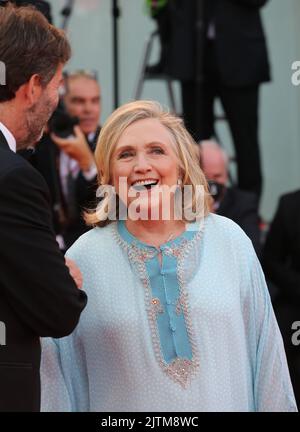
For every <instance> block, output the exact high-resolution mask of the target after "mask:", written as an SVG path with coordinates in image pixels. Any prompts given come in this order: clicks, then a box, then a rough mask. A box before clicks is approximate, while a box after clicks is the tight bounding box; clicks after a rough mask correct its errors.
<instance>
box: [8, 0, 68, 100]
mask: <svg viewBox="0 0 300 432" xmlns="http://www.w3.org/2000/svg"><path fill="white" fill-rule="evenodd" d="M70 56H71V47H70V44H69V42H68V40H67V37H66V35H65V33H64V32H63V31H62V30H59V29H57V28H56V27H54V26H53V25H51V24H49V23H48V21H47V19H46V18H45V17H44V16H43V14H41V13H40V12H38V11H37V10H36V9H35V8H34V7H32V6H24V7H18V8H17V7H15V6H13V5H11V4H9V5H7V6H6V7H0V61H1V62H2V64H4V65H5V71H6V79H5V81H6V83H5V85H0V102H5V101H8V100H11V99H13V98H14V97H15V94H16V91H17V90H18V89H19V87H20V86H22V85H23V84H25V83H26V82H28V81H29V80H30V78H31V77H32V75H34V74H38V75H39V76H40V79H41V83H42V85H43V86H44V87H46V85H47V84H48V83H49V82H50V81H51V79H52V78H53V76H54V75H55V72H56V70H57V67H58V65H59V64H60V63H62V64H64V63H66V62H67V61H68V60H69V58H70Z"/></svg>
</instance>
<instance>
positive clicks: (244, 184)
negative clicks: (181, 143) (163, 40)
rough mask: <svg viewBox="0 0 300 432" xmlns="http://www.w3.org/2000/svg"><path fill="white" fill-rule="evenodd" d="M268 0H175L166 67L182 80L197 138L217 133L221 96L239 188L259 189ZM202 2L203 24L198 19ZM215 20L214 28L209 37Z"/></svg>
mask: <svg viewBox="0 0 300 432" xmlns="http://www.w3.org/2000/svg"><path fill="white" fill-rule="evenodd" d="M265 3H267V0H203V1H200V0H189V1H185V0H172V1H170V2H169V3H168V6H167V7H168V10H169V14H170V23H169V28H170V31H169V33H170V36H169V40H168V50H165V51H166V53H167V54H166V62H165V63H166V72H167V73H168V74H169V75H171V76H172V77H174V78H175V79H178V80H180V81H181V88H182V106H183V117H184V120H185V123H186V126H187V128H188V130H189V131H190V132H191V133H192V135H193V136H194V138H195V140H196V141H200V140H204V139H209V138H211V137H212V136H213V135H215V130H214V113H213V102H214V99H215V98H216V97H219V98H220V99H221V102H222V105H223V109H224V111H225V115H226V117H227V120H228V124H229V126H230V129H231V133H232V137H233V142H234V146H235V153H236V159H237V167H238V185H239V188H240V189H244V190H250V191H252V192H255V193H257V194H258V195H259V194H260V192H261V187H262V174H261V164H260V153H259V143H258V104H259V93H258V87H259V84H260V83H262V82H265V81H269V79H270V71H269V61H268V56H267V48H266V41H265V36H264V32H263V27H262V22H261V18H260V14H259V8H260V7H261V6H263V5H264V4H265ZM201 4H203V6H204V8H203V9H204V10H203V13H202V14H199V15H201V16H202V22H203V23H204V25H203V26H202V27H200V26H197V25H196V21H197V20H196V18H197V9H198V7H199V5H201ZM211 24H213V28H214V30H215V32H214V33H215V34H214V37H213V38H209V37H208V32H209V29H210V28H211V26H210V25H211Z"/></svg>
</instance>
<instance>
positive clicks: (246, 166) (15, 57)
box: [0, 0, 300, 412]
mask: <svg viewBox="0 0 300 432" xmlns="http://www.w3.org/2000/svg"><path fill="white" fill-rule="evenodd" d="M266 2H267V1H266V0H261V1H258V0H255V1H253V0H220V1H213V0H209V1H204V2H203V7H204V9H201V11H200V10H198V9H197V7H198V6H197V5H198V3H197V2H194V1H191V2H179V1H177V0H174V1H169V2H168V1H163V2H151V1H149V2H148V3H149V6H150V8H151V11H152V15H153V17H154V18H155V19H156V20H157V23H158V27H159V30H160V34H161V42H162V54H161V58H160V61H159V64H158V65H154V66H152V69H151V68H150V70H149V72H150V73H151V71H152V72H155V73H160V72H164V73H168V74H169V75H170V76H172V77H174V78H177V79H179V80H180V82H181V87H182V102H183V104H182V106H183V113H182V118H181V117H180V116H178V115H175V114H173V113H170V112H168V111H167V110H165V109H163V108H162V107H161V106H160V105H159V104H158V103H157V102H153V101H134V102H130V103H127V104H125V105H123V106H121V107H120V108H118V109H117V110H116V111H115V112H113V113H112V114H111V115H110V116H109V118H108V119H107V120H106V122H105V123H104V125H103V126H102V125H101V121H100V119H101V87H100V83H99V82H98V78H97V75H96V74H95V73H94V72H91V71H86V70H79V71H73V72H70V71H68V68H66V67H65V66H66V63H67V61H68V60H69V58H70V55H71V54H70V45H69V42H68V40H67V38H66V36H65V34H64V32H63V31H61V30H58V29H57V28H56V27H54V26H53V25H51V24H50V23H49V17H50V15H49V14H50V10H49V9H47V14H46V15H47V18H45V17H44V16H43V15H42V14H41V13H40V12H39V11H37V10H36V9H34V8H32V7H29V6H25V7H23V6H22V7H14V6H12V5H6V6H5V7H0V60H1V61H4V62H5V64H6V65H7V71H8V75H7V77H8V78H7V83H6V85H4V86H0V226H1V229H0V243H1V247H0V269H1V272H0V322H1V323H2V322H3V323H5V326H6V330H7V338H6V344H5V345H4V346H2V345H0V382H1V387H0V411H39V410H40V409H42V410H43V411H108V412H113V411H130V412H134V411H296V410H297V403H298V405H299V403H300V349H299V346H297V345H295V344H293V343H292V334H293V330H292V325H293V323H294V322H297V321H299V320H300V267H299V258H300V256H299V255H300V225H299V221H300V192H299V191H297V192H293V193H290V194H287V195H285V196H283V197H281V199H280V202H279V205H278V209H277V211H276V214H275V217H274V220H273V221H271V223H270V227H269V229H268V232H267V235H266V238H265V235H264V236H263V233H262V231H261V218H260V215H259V200H260V195H261V190H262V174H261V168H260V156H259V143H258V124H259V122H258V93H259V85H260V83H262V82H264V81H267V80H268V79H269V78H270V73H269V65H268V59H267V51H266V43H265V38H264V34H263V29H262V24H261V20H260V15H259V9H260V7H262V6H263V5H264V4H265V3H266ZM41 3H44V2H41ZM158 4H159V5H160V6H161V8H160V9H155V8H157V5H158ZM42 12H45V10H43V11H42ZM179 17H181V18H180V20H179ZM200 17H201V19H204V23H205V25H204V26H202V27H201V32H200V33H199V34H198V33H194V32H193V31H190V32H189V31H188V30H187V28H195V32H196V29H197V25H196V22H197V19H200ZM226 20H227V21H226ZM24 29H25V30H26V38H25V37H23V36H24ZM166 29H168V31H166ZM10 32H13V35H14V37H12V34H11V33H10ZM21 34H22V35H21ZM246 35H247V36H246ZM12 40H13V41H14V42H13V43H12V42H11V41H12ZM179 40H180V45H178V44H177V45H176V51H175V49H174V46H175V44H176V41H177V42H178V41H179ZM187 41H189V42H190V43H187ZM180 47H184V49H182V50H181V48H180ZM187 47H189V49H186V48H187ZM8 48H9V49H8ZM197 49H198V50H199V51H198V57H200V60H201V61H200V60H199V59H198V60H197V53H196V51H197ZM195 53H196V54H195ZM175 54H176V55H175ZM182 56H184V58H185V59H186V61H184V62H183V61H182ZM224 56H225V58H226V60H224ZM178 59H181V60H180V62H179V61H178ZM243 59H245V61H244V60H243ZM198 63H199V64H200V63H201V68H200V69H201V70H199V68H198V66H199V65H198ZM64 70H66V71H67V72H63V71H64ZM192 71H194V72H195V71H196V75H195V74H194V72H192ZM197 71H198V72H197ZM197 73H199V74H200V75H201V79H200V80H199V79H198V78H199V76H198V75H197ZM59 90H63V92H61V91H60V92H59ZM59 93H61V94H62V96H60V97H59ZM215 97H219V98H220V99H221V102H222V104H223V106H224V110H225V113H226V117H227V120H228V123H229V126H230V129H231V132H232V137H233V143H234V147H235V151H236V163H237V168H238V178H237V182H234V181H233V180H232V178H231V175H230V169H229V158H228V155H227V154H226V152H225V151H224V149H223V148H222V147H221V146H220V145H219V144H218V142H217V137H216V134H215V130H214V119H213V113H212V105H213V101H214V99H215ZM199 101H201V104H200V105H199ZM32 149H34V151H32ZM18 153H19V154H18ZM124 179H125V181H124ZM108 186H109V188H108ZM199 186H201V187H200V188H199ZM104 187H105V188H106V189H105V190H108V191H109V193H107V194H106V195H104V196H102V197H101V198H99V196H98V197H97V195H98V192H97V191H99V190H102V189H103V188H104ZM188 187H190V189H188ZM101 188H102V189H101ZM164 188H165V189H164ZM172 188H173V189H172ZM166 190H167V191H170V190H172V193H166V195H164V193H165V192H164V191H166ZM186 190H190V191H191V195H190V198H189V199H186V198H185V191H186ZM156 191H160V192H161V193H158V192H156ZM174 191H175V192H174ZM137 203H138V204H137ZM114 205H115V208H113V211H108V209H111V208H112V207H113V206H114ZM178 208H179V210H180V214H181V217H180V218H178V217H177V210H178ZM132 210H133V212H132ZM164 211H166V213H167V215H168V217H164ZM154 213H155V214H156V215H157V217H156V218H153V214H154ZM124 215H125V217H124ZM191 215H192V216H191ZM62 252H63V253H65V252H66V255H65V256H66V258H64V256H63V253H62ZM264 274H265V275H266V279H267V283H266V280H265V276H264ZM270 294H271V296H270ZM273 309H274V310H273ZM274 311H275V313H274ZM277 321H278V324H279V327H278V324H277ZM40 338H42V339H41V341H40ZM41 352H42V354H41ZM40 377H41V384H40ZM290 377H291V378H290Z"/></svg>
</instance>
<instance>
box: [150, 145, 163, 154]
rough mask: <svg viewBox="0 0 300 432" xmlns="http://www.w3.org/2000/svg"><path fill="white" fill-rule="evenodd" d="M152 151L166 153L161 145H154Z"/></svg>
mask: <svg viewBox="0 0 300 432" xmlns="http://www.w3.org/2000/svg"><path fill="white" fill-rule="evenodd" d="M151 152H152V153H155V154H163V153H164V151H163V149H162V148H161V147H153V148H152V149H151Z"/></svg>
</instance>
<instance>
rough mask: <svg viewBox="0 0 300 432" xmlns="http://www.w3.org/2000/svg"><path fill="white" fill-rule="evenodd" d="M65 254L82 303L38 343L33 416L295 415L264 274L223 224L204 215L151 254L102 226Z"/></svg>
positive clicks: (119, 226) (233, 229)
mask: <svg viewBox="0 0 300 432" xmlns="http://www.w3.org/2000/svg"><path fill="white" fill-rule="evenodd" d="M159 253H161V254H162V263H161V264H160V263H159V260H158V254H159ZM67 255H68V257H70V258H72V259H73V260H74V261H75V262H76V263H77V264H78V266H79V268H80V270H81V272H82V273H83V278H84V286H83V289H84V290H85V291H86V292H87V294H88V305H87V307H86V309H85V310H84V311H83V313H82V315H81V319H80V323H79V325H78V327H77V328H76V330H75V331H74V332H73V334H72V335H70V336H68V337H65V338H62V339H57V340H54V339H44V340H43V354H42V366H41V378H42V411H100V412H105V411H112V412H114V411H130V412H136V411H296V409H297V408H296V404H295V399H294V395H293V390H292V387H291V382H290V378H289V372H288V368H287V363H286V358H285V353H284V348H283V344H282V339H281V335H280V332H279V329H278V326H277V322H276V319H275V316H274V312H273V309H272V306H271V302H270V297H269V294H268V291H267V287H266V283H265V280H264V276H263V273H262V270H261V267H260V264H259V262H258V260H257V257H256V255H255V252H254V250H253V247H252V244H251V241H250V240H249V239H248V237H247V236H246V235H245V234H244V233H243V231H242V230H241V229H240V228H239V227H238V226H237V225H236V224H235V223H234V222H232V221H230V220H229V219H226V218H224V217H221V216H216V215H209V216H208V217H206V218H205V221H204V224H203V223H202V224H200V226H199V225H198V224H190V225H188V227H187V231H186V232H185V233H183V234H182V235H181V236H180V237H178V238H176V239H175V240H174V241H170V242H168V243H166V244H164V245H162V246H161V248H160V250H158V249H156V248H153V247H150V246H147V245H145V244H143V243H141V242H139V241H138V240H137V239H135V238H134V237H133V236H132V235H131V234H130V233H129V232H128V231H127V229H126V227H125V224H124V223H112V224H110V225H108V226H106V227H105V228H95V229H93V230H92V231H90V232H88V233H86V234H84V235H83V236H82V237H80V239H79V240H78V241H77V242H76V243H75V244H74V245H73V246H72V248H71V249H70V250H69V251H68V254H67Z"/></svg>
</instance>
